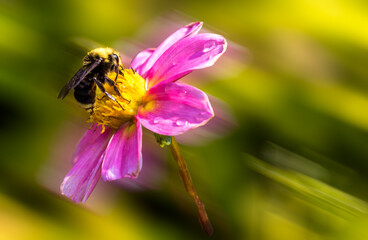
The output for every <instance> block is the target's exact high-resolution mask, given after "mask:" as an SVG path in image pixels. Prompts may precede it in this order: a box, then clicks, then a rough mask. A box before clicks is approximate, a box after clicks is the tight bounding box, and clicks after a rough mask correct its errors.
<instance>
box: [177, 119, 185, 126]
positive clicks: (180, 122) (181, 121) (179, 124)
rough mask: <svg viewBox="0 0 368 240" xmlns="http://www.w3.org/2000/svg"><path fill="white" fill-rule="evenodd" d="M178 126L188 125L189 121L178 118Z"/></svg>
mask: <svg viewBox="0 0 368 240" xmlns="http://www.w3.org/2000/svg"><path fill="white" fill-rule="evenodd" d="M175 124H176V126H178V127H183V126H186V125H187V124H188V121H187V120H185V119H178V120H176V121H175Z"/></svg>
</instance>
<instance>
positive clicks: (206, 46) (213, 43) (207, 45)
mask: <svg viewBox="0 0 368 240" xmlns="http://www.w3.org/2000/svg"><path fill="white" fill-rule="evenodd" d="M215 47H216V41H215V40H208V41H207V42H206V43H205V44H204V46H203V52H204V53H206V52H209V51H211V50H212V49H214V48H215Z"/></svg>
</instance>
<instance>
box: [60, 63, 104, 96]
mask: <svg viewBox="0 0 368 240" xmlns="http://www.w3.org/2000/svg"><path fill="white" fill-rule="evenodd" d="M101 61H102V59H99V60H97V61H95V62H93V63H90V64H88V65H85V66H83V67H81V68H80V69H79V70H78V72H77V73H76V74H75V75H74V76H73V77H72V79H70V81H69V82H68V83H67V84H66V85H65V86H64V87H63V89H61V91H60V93H59V95H58V98H59V99H63V98H65V96H66V95H68V93H69V91H70V90H72V89H73V88H75V87H76V86H77V85H78V84H79V83H80V82H81V81H82V80H83V79H84V78H85V77H86V76H87V74H88V73H90V72H91V71H92V70H93V69H95V68H96V67H97V66H98V65H99V64H100V63H101Z"/></svg>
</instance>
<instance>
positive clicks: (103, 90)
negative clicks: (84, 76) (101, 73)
mask: <svg viewBox="0 0 368 240" xmlns="http://www.w3.org/2000/svg"><path fill="white" fill-rule="evenodd" d="M93 80H94V81H95V83H96V85H97V86H98V88H99V89H100V90H101V92H103V93H104V94H105V95H106V96H108V97H109V98H110V99H111V100H113V101H114V102H116V103H117V104H119V106H120V107H121V108H122V109H123V110H124V108H123V107H122V106H121V105H120V103H119V102H118V101H117V100H116V98H114V97H113V96H112V95H111V94H110V93H108V92H106V90H105V88H104V86H103V84H102V83H101V81H100V80H98V79H97V78H96V77H93Z"/></svg>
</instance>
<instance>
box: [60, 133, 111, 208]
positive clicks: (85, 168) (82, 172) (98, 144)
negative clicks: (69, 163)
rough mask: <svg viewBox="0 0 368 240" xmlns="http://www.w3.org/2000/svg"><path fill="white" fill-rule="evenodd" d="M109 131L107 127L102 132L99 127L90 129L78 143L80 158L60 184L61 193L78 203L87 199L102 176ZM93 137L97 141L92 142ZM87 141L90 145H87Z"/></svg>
mask: <svg viewBox="0 0 368 240" xmlns="http://www.w3.org/2000/svg"><path fill="white" fill-rule="evenodd" d="M109 132H110V130H109V129H106V130H105V132H104V133H101V131H100V129H99V128H97V129H96V130H95V131H94V130H88V131H87V133H86V134H85V135H84V137H83V138H82V140H81V141H80V144H79V145H78V149H79V150H78V149H77V151H79V153H78V154H77V156H78V158H77V160H76V161H75V164H74V166H73V167H72V169H71V170H70V171H69V173H68V174H67V175H66V177H65V178H64V181H63V183H62V184H61V186H60V190H61V193H62V194H63V195H65V196H67V197H69V198H71V199H72V200H73V201H74V202H76V203H79V202H85V201H86V200H87V198H88V197H89V195H90V194H91V192H92V191H93V189H94V187H95V185H96V184H97V181H98V179H99V178H100V173H101V162H102V155H103V153H104V151H105V149H106V146H107V143H108V142H109V139H110V133H109ZM92 139H94V140H95V141H94V142H92V141H91V140H92ZM87 142H88V143H89V144H90V145H86V143H87ZM82 146H83V148H82ZM82 150H83V151H82Z"/></svg>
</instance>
